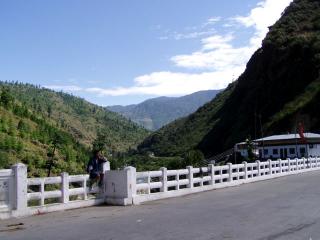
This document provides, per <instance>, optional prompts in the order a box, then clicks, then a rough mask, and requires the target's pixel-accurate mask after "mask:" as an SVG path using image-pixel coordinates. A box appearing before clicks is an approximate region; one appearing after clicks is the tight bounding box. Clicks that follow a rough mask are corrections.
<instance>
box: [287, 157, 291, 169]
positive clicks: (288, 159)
mask: <svg viewBox="0 0 320 240" xmlns="http://www.w3.org/2000/svg"><path fill="white" fill-rule="evenodd" d="M287 161H288V172H290V171H291V166H290V164H291V162H290V158H287Z"/></svg>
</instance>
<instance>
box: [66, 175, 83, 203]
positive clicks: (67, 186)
mask: <svg viewBox="0 0 320 240" xmlns="http://www.w3.org/2000/svg"><path fill="white" fill-rule="evenodd" d="M86 187H87V186H83V188H84V189H85V188H86ZM85 191H86V190H85ZM61 193H62V196H61V202H62V203H68V202H69V174H68V173H66V172H63V173H61ZM85 195H86V194H85Z"/></svg>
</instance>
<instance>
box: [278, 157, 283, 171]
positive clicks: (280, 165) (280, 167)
mask: <svg viewBox="0 0 320 240" xmlns="http://www.w3.org/2000/svg"><path fill="white" fill-rule="evenodd" d="M278 161H279V171H280V172H279V173H282V160H281V159H279V160H278Z"/></svg>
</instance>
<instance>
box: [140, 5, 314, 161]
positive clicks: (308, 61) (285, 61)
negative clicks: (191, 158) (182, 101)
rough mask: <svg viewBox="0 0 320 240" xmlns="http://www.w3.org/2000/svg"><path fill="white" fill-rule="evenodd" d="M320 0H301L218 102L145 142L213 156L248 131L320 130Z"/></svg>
mask: <svg viewBox="0 0 320 240" xmlns="http://www.w3.org/2000/svg"><path fill="white" fill-rule="evenodd" d="M319 69H320V2H319V1H316V0H295V1H294V2H293V3H292V4H291V5H290V6H289V7H288V8H287V9H286V10H285V12H284V13H283V15H282V17H281V18H280V20H279V21H278V22H277V23H276V24H275V25H274V26H272V27H270V31H269V33H268V34H267V36H266V38H265V39H264V41H263V43H262V47H261V48H260V49H258V50H257V51H256V52H255V53H254V55H253V56H252V57H251V59H250V61H249V62H248V64H247V68H246V70H245V72H244V73H243V74H242V75H241V76H240V77H239V79H238V80H237V81H236V82H234V83H232V84H230V85H229V87H228V88H227V89H226V90H224V92H222V93H220V94H219V95H218V96H217V97H216V98H215V99H214V100H213V101H211V102H210V103H208V104H206V105H205V106H204V107H202V108H200V109H199V110H198V111H197V112H195V113H194V114H192V115H190V116H188V117H187V118H184V119H181V120H179V121H176V122H174V123H172V124H169V125H168V126H166V127H164V128H162V129H160V130H159V131H157V132H155V133H153V134H152V135H151V136H149V137H148V138H147V139H145V141H144V142H143V143H142V144H141V145H140V146H139V148H140V150H148V151H153V152H155V153H156V154H158V155H176V154H178V155H179V154H181V153H183V152H184V151H187V150H189V149H194V148H195V149H200V150H201V151H202V152H203V153H204V154H205V155H206V156H207V157H208V156H212V155H214V154H216V153H219V152H222V151H224V150H226V149H228V148H230V147H232V146H233V145H234V144H235V143H236V142H239V141H242V140H244V139H245V138H247V137H248V136H251V137H252V138H255V137H260V136H261V135H262V133H263V135H265V136H266V135H269V134H281V133H287V132H294V131H295V130H296V126H297V123H298V122H303V123H304V125H305V130H306V131H307V130H308V131H312V132H319V131H320V111H319V100H320V77H319Z"/></svg>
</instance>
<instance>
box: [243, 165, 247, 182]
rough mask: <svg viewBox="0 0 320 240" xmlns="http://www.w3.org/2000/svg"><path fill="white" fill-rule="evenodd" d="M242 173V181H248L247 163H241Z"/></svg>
mask: <svg viewBox="0 0 320 240" xmlns="http://www.w3.org/2000/svg"><path fill="white" fill-rule="evenodd" d="M243 165H244V166H243V170H244V171H243V172H244V176H243V179H245V180H246V179H248V163H247V162H243Z"/></svg>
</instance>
